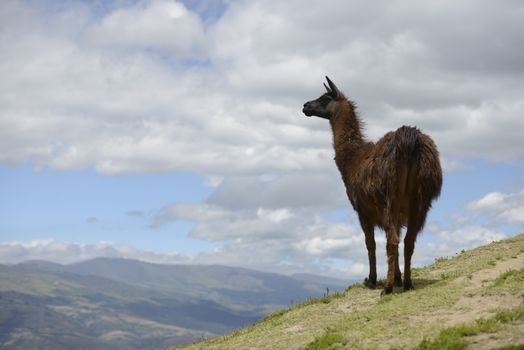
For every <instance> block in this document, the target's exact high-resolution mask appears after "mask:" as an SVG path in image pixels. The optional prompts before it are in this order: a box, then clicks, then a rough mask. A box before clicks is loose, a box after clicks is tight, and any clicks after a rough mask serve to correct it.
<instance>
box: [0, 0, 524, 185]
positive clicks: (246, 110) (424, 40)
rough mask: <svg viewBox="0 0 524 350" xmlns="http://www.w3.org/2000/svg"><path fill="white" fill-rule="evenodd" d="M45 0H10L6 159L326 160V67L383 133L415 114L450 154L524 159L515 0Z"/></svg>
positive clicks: (256, 168) (162, 167) (286, 165)
mask: <svg viewBox="0 0 524 350" xmlns="http://www.w3.org/2000/svg"><path fill="white" fill-rule="evenodd" d="M45 4H46V3H44V4H43V5H40V6H33V7H31V6H30V5H29V4H28V3H24V2H15V1H2V4H1V5H0V9H1V11H0V16H1V18H0V19H1V21H2V23H5V26H4V27H3V29H2V32H1V33H0V50H1V51H2V52H3V53H4V54H3V55H2V56H1V57H0V69H1V70H2V72H3V74H2V82H1V83H0V92H1V99H0V130H1V131H0V140H1V141H0V154H1V156H0V161H1V162H3V163H12V164H13V163H14V164H19V163H23V162H27V161H30V162H33V163H36V164H38V165H39V166H44V167H45V166H49V167H53V168H58V169H72V168H81V167H94V168H95V169H97V170H98V171H99V172H101V173H104V174H114V173H133V172H156V171H172V170H184V171H187V170H189V171H196V172H199V173H202V174H205V175H208V176H214V177H223V176H230V175H246V174H260V173H275V172H277V173H289V172H298V173H304V172H317V173H318V172H325V171H326V169H332V168H333V167H334V165H333V162H332V161H331V160H330V158H331V156H332V150H331V145H330V142H331V140H330V139H331V136H330V133H329V128H328V125H327V123H323V122H322V121H320V120H312V119H308V120H306V119H305V118H301V113H300V107H301V105H302V103H303V102H304V101H305V100H308V99H310V98H313V97H315V96H316V95H318V94H319V93H320V92H321V91H322V86H321V82H322V79H323V76H324V75H325V74H329V75H331V77H332V78H334V79H335V81H336V82H337V83H338V84H339V86H340V87H341V88H342V89H343V90H344V91H346V92H347V94H348V95H349V96H350V97H352V98H353V99H354V100H356V101H357V103H358V104H359V106H360V110H361V114H362V117H363V119H365V121H366V123H367V133H368V134H369V135H370V136H371V137H372V138H374V139H376V138H377V137H379V136H381V135H383V134H384V132H386V131H388V130H391V129H395V128H397V127H399V126H400V125H402V124H417V125H419V126H420V127H421V128H423V129H424V130H425V131H427V132H428V133H430V134H431V135H433V136H434V138H435V139H436V141H437V143H438V145H439V147H440V149H441V151H442V154H443V156H444V157H445V158H446V159H447V161H446V164H450V167H449V168H456V167H457V165H456V163H457V159H458V160H460V159H461V158H463V157H470V156H475V157H481V158H486V159H491V160H518V161H520V160H522V157H523V153H522V149H523V147H522V141H521V135H520V133H519V131H520V130H522V129H523V127H524V125H523V124H522V123H523V120H524V119H523V118H520V117H519V115H520V114H521V113H520V112H521V111H522V107H523V105H524V100H523V99H522V96H523V95H524V94H523V92H524V86H523V84H522V79H521V74H522V71H523V70H522V62H524V59H522V58H523V56H524V51H523V50H522V48H521V47H522V45H519V44H520V41H519V39H520V38H519V36H518V35H516V34H515V33H519V32H521V31H522V29H524V28H522V26H523V25H522V23H521V22H522V21H520V20H519V19H518V18H517V17H515V14H516V13H518V12H519V11H518V9H517V7H520V6H521V5H519V4H517V3H512V6H503V7H501V6H495V5H493V4H492V3H491V2H483V3H482V6H479V5H478V3H471V2H466V3H463V4H461V5H460V6H457V5H456V4H454V3H453V4H452V3H450V2H442V3H439V4H438V5H432V6H429V7H427V6H420V5H419V4H417V3H416V2H413V1H402V2H399V3H395V5H393V4H390V3H388V2H380V3H374V4H368V3H366V2H357V3H351V4H350V3H347V2H330V3H329V4H323V3H322V4H320V3H316V2H308V3H307V4H304V2H297V1H287V2H285V3H283V2H278V1H255V0H253V1H247V2H228V3H227V5H226V8H225V10H224V12H223V16H222V17H221V18H218V19H216V20H214V21H212V22H207V23H205V24H204V22H205V20H203V19H202V18H200V17H199V15H198V14H197V13H195V12H192V11H191V10H189V9H188V8H187V7H185V6H184V5H183V4H182V3H181V2H176V1H167V0H155V1H138V2H135V3H132V4H127V3H125V2H124V3H122V4H121V5H119V4H115V5H114V6H112V7H111V8H110V9H109V10H108V11H107V12H103V11H102V12H100V11H97V8H96V6H95V5H92V4H91V5H90V4H84V3H74V2H73V3H68V4H66V5H64V6H61V7H56V8H54V11H46V10H45V9H44V6H45ZM48 5H49V4H48ZM486 16H488V17H489V18H490V21H488V22H486V21H485V20H484V18H486ZM435 18H445V19H446V22H445V23H446V25H442V22H441V21H440V20H439V21H436V20H435ZM464 23H468V26H464ZM490 40H491V41H490ZM493 47H496V49H494V48H493ZM457 48H458V49H457ZM495 52H496V53H497V54H494V53H495ZM188 59H192V60H195V61H194V62H193V61H188ZM488 141H489V142H488ZM330 171H331V170H330Z"/></svg>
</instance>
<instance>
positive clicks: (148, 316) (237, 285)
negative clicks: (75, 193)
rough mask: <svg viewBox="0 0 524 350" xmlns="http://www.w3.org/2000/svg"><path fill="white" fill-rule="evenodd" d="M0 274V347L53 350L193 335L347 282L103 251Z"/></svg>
mask: <svg viewBox="0 0 524 350" xmlns="http://www.w3.org/2000/svg"><path fill="white" fill-rule="evenodd" d="M299 277H300V278H299ZM0 281H1V282H0V348H1V349H57V350H60V349H130V350H131V349H161V348H165V347H167V346H170V345H177V344H184V343H189V342H194V341H197V340H201V339H205V338H210V337H214V336H216V335H219V334H224V333H226V332H228V331H231V330H233V329H236V328H238V327H242V326H246V325H249V324H251V323H253V322H255V321H256V320H258V319H260V318H261V317H263V316H264V315H267V314H268V313H269V312H271V311H274V310H276V309H279V308H282V307H285V306H287V305H289V303H290V302H291V301H293V302H299V301H303V300H306V299H308V298H312V297H317V296H320V295H322V294H323V293H326V290H327V288H329V290H333V291H334V290H342V289H343V288H344V287H345V284H344V282H343V281H339V280H335V279H326V278H325V277H319V276H317V280H315V276H307V278H306V277H304V276H298V277H293V276H284V275H279V274H272V273H266V272H260V271H255V270H249V269H243V268H234V267H226V266H193V265H191V266H189V265H187V266H186V265H159V264H150V263H145V262H140V261H135V260H126V259H109V258H98V259H94V260H89V261H85V262H81V263H76V264H71V265H60V264H55V263H51V262H46V261H29V262H24V263H21V264H18V265H14V266H6V265H0Z"/></svg>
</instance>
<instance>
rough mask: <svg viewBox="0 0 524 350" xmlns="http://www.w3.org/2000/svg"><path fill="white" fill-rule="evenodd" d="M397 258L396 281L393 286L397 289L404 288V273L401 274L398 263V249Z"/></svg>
mask: <svg viewBox="0 0 524 350" xmlns="http://www.w3.org/2000/svg"><path fill="white" fill-rule="evenodd" d="M396 255H397V258H396V259H395V280H394V282H393V285H394V286H395V287H402V273H401V272H400V265H399V263H398V258H399V254H398V249H397V253H396Z"/></svg>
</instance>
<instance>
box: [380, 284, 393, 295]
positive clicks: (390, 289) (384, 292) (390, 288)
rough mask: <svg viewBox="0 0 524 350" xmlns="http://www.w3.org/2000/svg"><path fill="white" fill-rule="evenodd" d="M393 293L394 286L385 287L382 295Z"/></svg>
mask: <svg viewBox="0 0 524 350" xmlns="http://www.w3.org/2000/svg"><path fill="white" fill-rule="evenodd" d="M391 293H393V286H391V287H387V286H386V287H384V289H383V290H382V293H380V295H388V294H391Z"/></svg>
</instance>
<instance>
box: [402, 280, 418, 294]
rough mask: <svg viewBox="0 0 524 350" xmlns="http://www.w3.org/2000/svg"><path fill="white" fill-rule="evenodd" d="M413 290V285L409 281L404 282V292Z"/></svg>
mask: <svg viewBox="0 0 524 350" xmlns="http://www.w3.org/2000/svg"><path fill="white" fill-rule="evenodd" d="M413 289H415V288H414V287H413V283H412V282H411V281H406V282H404V292H407V291H408V290H413Z"/></svg>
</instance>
